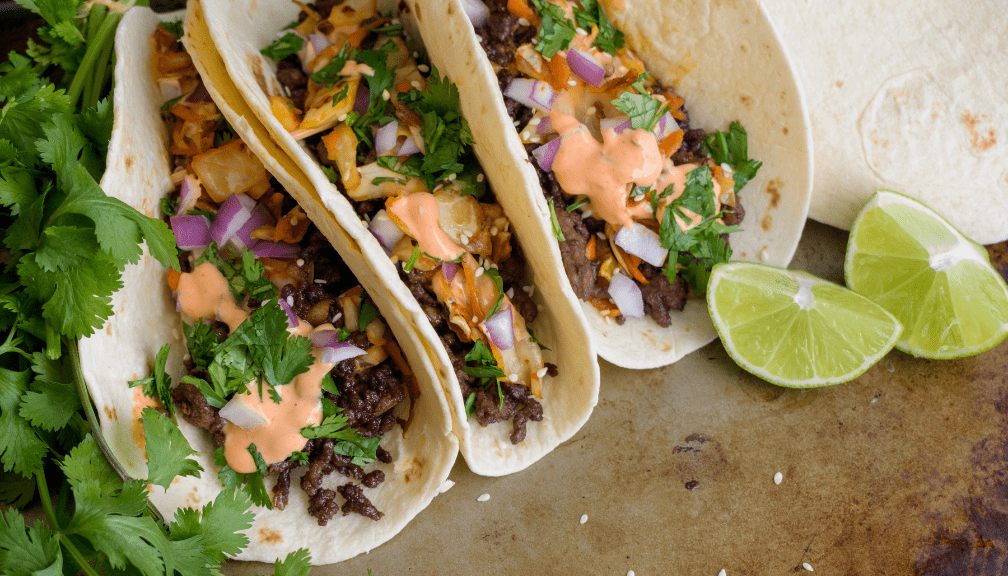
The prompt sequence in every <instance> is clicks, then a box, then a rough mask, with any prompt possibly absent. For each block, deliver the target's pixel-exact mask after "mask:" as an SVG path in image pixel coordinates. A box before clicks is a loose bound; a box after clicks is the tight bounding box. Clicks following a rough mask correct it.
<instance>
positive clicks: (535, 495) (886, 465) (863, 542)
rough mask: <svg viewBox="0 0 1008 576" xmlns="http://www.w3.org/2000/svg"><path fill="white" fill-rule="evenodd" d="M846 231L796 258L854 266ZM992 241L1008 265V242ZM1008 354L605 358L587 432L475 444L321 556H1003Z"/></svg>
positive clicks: (484, 568) (818, 566)
mask: <svg viewBox="0 0 1008 576" xmlns="http://www.w3.org/2000/svg"><path fill="white" fill-rule="evenodd" d="M846 238H847V236H846V233H845V232H842V231H839V230H836V229H833V228H829V227H826V226H823V225H820V224H816V223H814V222H809V224H808V226H807V228H806V232H805V234H804V236H803V239H802V243H801V245H800V247H799V252H798V254H797V255H796V258H795V261H794V263H793V265H792V267H795V268H801V269H806V270H809V271H812V272H814V273H816V274H819V275H820V276H823V277H825V278H828V279H831V280H834V281H842V262H843V251H844V249H845V246H846ZM991 252H992V256H993V260H994V262H995V263H996V264H997V265H999V266H1000V269H1001V270H1002V271H1003V273H1008V246H1006V245H1000V246H997V247H993V248H992V250H991ZM1006 363H1008V345H1005V344H1002V345H1001V346H998V347H997V348H995V349H994V350H991V351H989V352H987V353H985V354H981V355H979V356H976V357H973V358H966V359H962V360H954V361H927V360H919V359H916V358H913V357H911V356H909V355H906V354H903V353H901V352H892V353H890V354H889V355H888V356H886V357H885V358H884V359H883V360H882V361H881V362H879V363H878V364H877V365H876V366H874V367H873V368H871V369H870V370H869V371H868V372H867V373H865V374H864V375H863V376H861V377H860V378H858V379H857V380H856V381H854V382H850V383H847V384H843V385H840V386H834V387H831V388H823V389H816V390H788V389H784V388H778V387H775V386H772V385H769V384H766V383H764V382H762V381H760V380H758V379H757V378H755V377H753V376H751V375H749V374H748V373H746V372H744V371H742V370H741V369H739V368H738V367H737V366H736V365H735V364H734V363H733V362H732V361H731V359H730V358H729V357H728V355H727V354H726V353H725V351H724V349H723V347H722V346H721V345H720V343H718V342H715V343H713V344H711V345H709V346H707V347H705V348H703V349H701V350H700V351H698V352H697V353H694V354H691V355H689V356H687V357H686V358H685V359H683V360H682V361H680V362H679V363H677V364H674V365H672V366H669V367H667V368H664V369H660V370H650V371H643V372H635V371H630V370H623V369H619V368H616V367H614V366H612V365H609V364H606V363H603V365H602V392H601V395H600V398H599V404H598V407H597V408H596V409H595V412H594V414H593V416H592V418H591V420H590V421H589V422H588V424H587V425H586V426H585V427H584V429H583V430H582V431H581V432H580V433H579V434H577V436H576V437H575V438H574V439H572V440H570V441H569V442H567V443H565V444H563V445H562V446H560V447H559V448H558V449H557V450H556V451H555V452H554V453H552V454H550V455H549V456H548V457H547V458H545V459H544V460H543V461H542V462H539V463H537V464H536V465H534V466H532V468H531V469H529V470H526V471H524V472H521V473H518V474H515V475H512V476H508V477H505V478H481V477H477V476H475V475H473V474H471V473H470V472H469V471H468V470H467V469H466V467H465V464H464V463H463V462H462V461H461V460H460V461H459V463H458V464H457V465H456V467H455V469H454V470H453V472H452V474H451V479H452V480H454V481H455V482H456V485H455V487H454V488H452V489H451V490H449V491H448V492H447V493H445V494H443V495H441V496H439V497H437V498H436V499H435V500H434V502H433V503H432V504H431V506H430V507H429V508H428V509H426V510H424V511H423V512H422V513H421V514H420V516H418V517H417V518H416V519H415V520H414V521H413V522H412V523H411V524H410V525H409V526H407V527H406V529H405V530H403V532H402V533H401V534H399V535H398V536H397V537H396V538H395V539H393V540H392V541H391V542H389V543H388V544H386V545H384V546H382V547H380V548H378V549H376V550H374V551H372V552H371V554H369V555H365V556H359V557H357V558H354V559H352V560H350V561H348V562H345V563H342V564H339V565H336V566H330V567H320V568H316V569H315V570H313V572H312V573H313V574H316V575H327V574H356V575H361V576H363V575H364V574H367V572H368V570H369V569H370V570H371V571H372V573H373V574H375V575H379V576H384V575H391V574H403V573H410V574H466V573H484V574H511V573H519V572H532V573H536V574H571V573H585V574H620V575H622V574H626V573H627V572H628V571H629V570H633V571H634V572H635V574H638V575H641V576H643V575H647V574H685V575H694V574H695V575H711V576H713V575H715V574H717V573H718V572H719V571H720V570H721V569H725V571H726V573H727V574H728V576H736V575H742V574H745V575H764V574H785V573H791V572H798V573H805V569H804V568H803V567H802V565H803V563H808V565H809V566H811V567H812V568H813V569H814V570H815V573H816V574H836V575H862V574H876V575H883V574H884V575H888V574H893V575H896V574H899V575H908V574H909V575H920V576H923V575H953V574H954V575H958V574H971V575H983V576H987V575H991V576H993V575H1001V574H1005V573H1008V483H1006V480H1008V463H1006V462H1008V444H1006V442H1008V382H1006V379H1005V376H1004V375H1005V366H1006ZM777 472H781V474H782V477H783V478H782V481H781V483H780V484H775V483H774V474H775V473H777ZM481 494H489V495H490V499H489V500H488V501H485V502H479V501H478V500H477V498H478V497H479V496H480V495H481ZM582 514H587V515H588V520H587V522H585V523H584V524H581V523H580V518H581V516H582ZM264 570H266V567H265V566H262V565H256V566H252V565H238V564H232V565H230V566H228V567H227V571H228V573H231V574H253V573H262V572H263V571H264Z"/></svg>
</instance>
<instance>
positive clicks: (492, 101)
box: [407, 0, 812, 369]
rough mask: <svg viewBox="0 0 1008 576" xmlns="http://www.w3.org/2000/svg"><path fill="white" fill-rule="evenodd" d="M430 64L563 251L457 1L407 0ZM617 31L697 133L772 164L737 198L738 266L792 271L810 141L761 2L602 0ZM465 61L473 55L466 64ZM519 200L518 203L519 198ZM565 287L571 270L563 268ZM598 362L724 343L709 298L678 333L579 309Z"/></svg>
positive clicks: (684, 318)
mask: <svg viewBox="0 0 1008 576" xmlns="http://www.w3.org/2000/svg"><path fill="white" fill-rule="evenodd" d="M407 3H408V4H409V5H410V6H411V7H412V8H413V10H414V12H415V16H416V20H417V21H418V23H419V26H420V32H421V34H423V36H424V39H425V40H426V41H427V44H428V47H429V49H430V53H431V58H432V60H433V61H434V63H435V64H437V65H438V66H444V67H445V70H447V71H448V74H449V75H450V76H451V78H452V80H454V81H455V82H456V83H458V84H459V92H460V93H461V95H462V109H463V113H465V114H466V115H467V116H469V117H477V116H478V117H481V118H486V120H485V121H483V122H480V123H478V124H474V125H473V137H474V138H475V140H476V153H477V155H479V157H480V159H481V160H483V162H484V165H485V166H487V165H489V164H493V165H494V166H495V169H496V170H497V172H498V176H499V177H501V178H502V179H506V180H507V181H509V182H511V183H512V185H513V186H516V187H517V186H520V187H522V189H523V190H525V194H524V195H523V196H522V200H521V202H523V203H525V208H524V209H522V208H516V209H514V210H509V212H510V213H523V214H527V215H528V217H529V218H530V219H531V220H535V222H534V223H529V224H528V225H529V226H533V225H534V226H536V227H537V229H538V231H539V234H540V237H541V238H543V241H544V242H548V243H549V244H551V245H553V246H555V245H556V243H557V241H556V239H555V238H554V237H553V232H552V227H551V225H550V215H549V208H548V205H547V204H546V200H545V198H544V197H543V192H542V188H541V186H540V184H539V179H538V177H537V175H536V170H535V167H534V166H532V164H531V159H530V158H529V157H528V155H527V154H526V153H525V149H524V147H523V146H522V143H521V139H520V138H519V136H518V134H517V132H516V131H515V129H514V126H513V124H512V123H511V118H510V116H508V113H507V109H506V108H505V107H504V99H503V96H502V95H501V92H500V89H499V88H498V84H497V78H496V76H495V74H494V70H493V68H492V66H491V64H490V62H489V60H488V59H487V58H486V55H485V53H484V52H483V48H482V47H481V46H480V44H479V41H478V39H477V38H476V33H475V31H474V30H473V27H472V25H471V23H470V22H469V19H468V17H467V16H466V14H465V12H464V11H463V9H462V3H461V2H460V1H458V0H452V1H451V2H442V1H440V0H409V1H408V2H407ZM603 5H604V7H605V11H606V14H607V16H608V17H609V19H610V20H611V21H612V23H613V25H614V26H616V27H617V28H619V29H620V30H622V31H623V32H624V34H625V35H626V39H627V43H628V45H629V47H630V48H632V49H633V50H634V51H635V52H636V53H637V55H638V56H639V57H640V58H641V59H642V60H643V61H644V63H645V65H646V66H647V69H648V71H649V72H651V73H652V74H654V75H655V76H656V77H657V78H658V79H659V80H660V81H661V82H662V83H663V84H664V85H666V86H671V87H674V88H675V90H676V92H677V93H678V94H679V95H681V96H683V97H684V98H685V99H686V109H687V110H688V111H689V113H690V124H691V125H692V126H694V127H703V128H706V129H708V130H714V129H718V130H727V128H728V124H729V123H731V122H732V121H734V120H739V121H741V122H742V125H743V126H744V127H745V129H746V131H747V132H748V135H749V157H750V158H755V159H757V160H760V161H762V162H763V167H762V168H760V170H759V173H758V174H757V176H756V178H754V179H753V180H752V181H750V182H749V183H748V184H747V185H746V187H745V188H744V189H743V190H742V192H741V193H740V194H741V195H740V197H741V199H742V204H743V206H744V208H745V211H746V217H745V220H744V221H743V222H742V228H743V230H742V231H741V232H736V233H733V234H732V235H731V245H732V248H733V250H734V258H736V259H742V260H752V261H756V262H761V263H764V264H770V265H774V266H787V264H788V262H790V261H791V257H792V256H793V255H794V252H795V249H796V248H797V246H798V240H799V239H800V237H801V232H802V229H803V227H804V224H805V216H806V214H807V211H808V206H809V195H810V193H811V190H812V137H811V132H810V129H809V122H808V112H807V110H806V107H805V100H804V97H803V95H802V91H801V89H800V87H799V85H798V83H797V81H796V80H795V75H794V70H793V66H792V64H791V61H790V59H789V57H788V55H787V52H786V51H785V50H784V49H783V47H782V46H781V43H780V39H779V37H778V35H777V32H776V31H775V29H774V27H773V25H772V23H771V22H770V20H769V19H768V17H767V15H766V12H765V10H764V9H763V7H762V3H756V2H752V1H749V0H740V1H738V2H714V3H706V2H693V1H687V0H614V1H610V2H603ZM462 54H464V55H465V57H464V58H461V57H457V55H462ZM515 202H516V203H517V200H515ZM555 266H556V270H557V271H558V272H557V274H558V275H559V276H560V279H561V281H562V282H563V283H564V284H567V283H568V281H567V277H566V274H565V273H564V271H563V264H562V263H558V264H555ZM581 306H582V307H583V309H584V312H585V315H586V316H587V318H588V324H589V325H590V326H591V330H592V337H593V339H594V342H595V346H596V348H597V350H598V354H599V356H601V357H602V358H604V359H606V360H608V361H609V362H612V363H613V364H616V365H617V366H622V367H624V368H637V369H644V368H655V367H659V366H665V365H667V364H671V363H673V362H675V361H676V360H678V359H680V358H682V357H683V356H684V355H686V354H689V353H690V352H693V351H694V350H696V349H698V348H700V347H701V346H704V345H706V344H707V343H709V342H711V341H712V340H714V339H715V338H716V337H717V332H715V330H714V325H713V324H712V323H711V321H710V316H709V314H708V313H707V303H706V301H705V300H703V299H696V298H691V299H690V300H689V301H688V302H687V304H686V308H685V309H684V310H683V311H682V312H675V311H672V325H671V326H669V327H668V328H661V327H659V326H658V325H657V324H656V323H655V322H654V320H652V319H651V318H640V319H638V318H627V319H626V322H625V323H624V324H623V325H618V324H616V323H614V322H611V321H609V322H607V321H605V320H604V319H603V317H602V316H601V315H600V314H599V313H598V311H597V310H596V309H595V307H594V306H592V305H591V304H589V303H587V302H581Z"/></svg>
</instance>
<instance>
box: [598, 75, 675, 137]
mask: <svg viewBox="0 0 1008 576" xmlns="http://www.w3.org/2000/svg"><path fill="white" fill-rule="evenodd" d="M634 86H635V87H636V86H637V85H636V84H635V85H634ZM640 90H641V91H640V93H638V92H635V91H633V90H626V91H624V92H623V93H622V94H620V95H619V97H618V98H616V99H615V100H613V101H612V103H613V106H615V107H616V109H617V110H619V111H620V112H623V113H624V114H626V115H627V116H629V117H630V127H631V128H633V129H634V130H637V129H643V130H648V131H650V130H654V127H655V126H656V125H657V124H658V120H659V119H661V116H662V114H664V113H665V110H666V109H667V107H666V106H665V105H664V104H662V102H661V101H659V100H657V99H656V98H654V97H653V96H651V94H649V93H647V91H646V90H643V88H641V89H640Z"/></svg>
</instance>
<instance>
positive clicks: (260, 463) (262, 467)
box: [248, 443, 269, 476]
mask: <svg viewBox="0 0 1008 576" xmlns="http://www.w3.org/2000/svg"><path fill="white" fill-rule="evenodd" d="M248 453H249V454H251V455H252V461H253V462H255V465H256V471H258V472H259V474H261V475H263V476H265V475H267V474H269V466H268V465H267V464H266V460H265V459H264V458H263V456H262V454H260V453H259V449H258V448H256V445H255V443H252V444H249V445H248Z"/></svg>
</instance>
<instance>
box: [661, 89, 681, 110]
mask: <svg viewBox="0 0 1008 576" xmlns="http://www.w3.org/2000/svg"><path fill="white" fill-rule="evenodd" d="M665 103H666V104H668V107H669V110H675V109H677V108H682V105H683V104H685V103H686V101H685V100H683V97H682V96H677V95H675V94H673V93H671V92H666V93H665Z"/></svg>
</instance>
